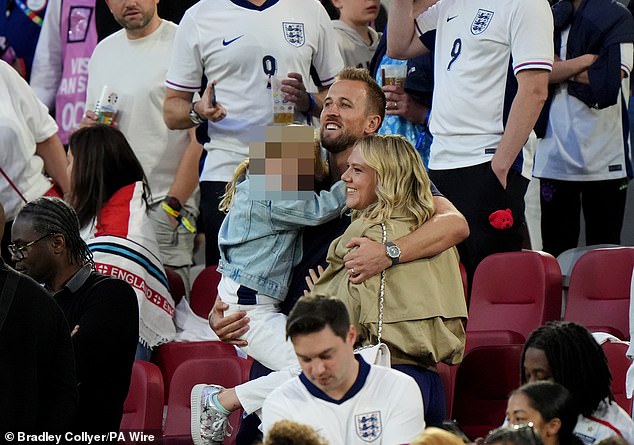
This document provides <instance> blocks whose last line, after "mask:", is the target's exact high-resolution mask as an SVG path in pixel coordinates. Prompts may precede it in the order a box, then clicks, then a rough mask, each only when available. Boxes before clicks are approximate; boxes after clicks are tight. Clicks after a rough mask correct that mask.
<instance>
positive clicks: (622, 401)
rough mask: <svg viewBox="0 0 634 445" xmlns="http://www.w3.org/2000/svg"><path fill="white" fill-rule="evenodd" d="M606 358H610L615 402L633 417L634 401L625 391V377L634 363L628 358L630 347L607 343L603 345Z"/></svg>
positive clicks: (623, 344) (624, 344)
mask: <svg viewBox="0 0 634 445" xmlns="http://www.w3.org/2000/svg"><path fill="white" fill-rule="evenodd" d="M601 347H602V348H603V352H605V356H606V357H607V358H608V366H609V367H610V373H611V374H612V394H614V401H615V402H616V403H618V404H619V406H620V407H621V408H623V409H624V410H625V411H627V413H628V414H629V415H630V417H631V416H632V399H628V398H627V395H626V394H627V392H626V391H625V376H626V375H627V370H628V369H629V367H630V365H631V364H632V362H631V361H630V359H629V358H628V357H627V355H625V354H626V352H627V348H628V345H627V344H626V343H616V342H609V341H607V342H605V343H603V344H602V345H601Z"/></svg>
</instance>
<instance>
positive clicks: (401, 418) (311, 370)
mask: <svg viewBox="0 0 634 445" xmlns="http://www.w3.org/2000/svg"><path fill="white" fill-rule="evenodd" d="M286 336H287V337H288V338H290V339H291V341H292V343H293V347H294V348H295V353H296V354H297V358H298V360H299V363H300V365H301V367H302V373H301V374H300V375H299V376H297V377H295V378H293V379H292V380H289V381H288V382H286V383H285V384H283V385H282V386H280V387H279V388H277V389H276V390H275V391H274V392H273V393H271V395H270V396H269V397H268V398H267V399H266V401H265V402H264V406H263V408H262V428H263V430H264V434H265V437H266V435H267V433H268V431H269V430H270V428H271V427H272V426H273V424H274V423H275V422H277V421H279V420H282V419H290V420H293V421H296V422H300V423H304V424H308V425H310V426H312V427H314V428H315V429H316V430H317V431H318V432H319V433H320V434H321V435H322V436H323V438H324V439H326V440H327V442H328V443H332V444H335V443H345V444H348V445H354V444H366V443H368V442H372V443H374V444H376V445H379V444H384V445H387V444H391V445H393V444H401V443H409V442H410V441H411V440H412V439H414V438H415V437H416V436H417V435H418V434H420V433H421V432H422V431H423V429H424V428H425V420H424V415H423V400H422V397H421V394H420V391H419V390H418V387H417V386H416V383H415V382H414V380H413V379H412V378H411V377H409V376H408V375H406V374H403V373H401V372H398V371H395V370H392V369H390V368H385V367H380V366H374V365H370V364H368V363H366V362H365V361H364V360H363V359H362V358H361V356H359V355H355V354H354V344H355V341H356V336H357V332H356V328H355V326H353V325H351V324H350V319H349V316H348V313H347V310H346V308H345V306H344V304H343V303H342V302H341V301H340V300H337V299H335V298H323V297H304V298H302V299H300V300H299V301H298V303H297V304H296V305H295V307H294V308H293V310H292V311H291V313H290V315H289V317H288V321H287V324H286Z"/></svg>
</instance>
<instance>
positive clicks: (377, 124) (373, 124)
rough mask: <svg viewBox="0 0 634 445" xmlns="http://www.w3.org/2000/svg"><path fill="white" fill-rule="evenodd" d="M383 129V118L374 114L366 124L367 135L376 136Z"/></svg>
mask: <svg viewBox="0 0 634 445" xmlns="http://www.w3.org/2000/svg"><path fill="white" fill-rule="evenodd" d="M379 128H381V116H379V115H378V114H373V115H371V116H369V117H368V120H367V121H366V123H365V134H366V135H367V134H374V133H376V132H377V131H378V130H379Z"/></svg>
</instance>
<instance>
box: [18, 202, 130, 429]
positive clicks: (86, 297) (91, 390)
mask: <svg viewBox="0 0 634 445" xmlns="http://www.w3.org/2000/svg"><path fill="white" fill-rule="evenodd" d="M11 240H12V244H11V245H10V246H9V247H10V251H11V254H12V259H13V260H14V261H15V262H16V269H17V270H18V271H20V272H23V273H25V274H26V275H29V276H30V277H31V278H33V279H34V280H36V281H37V282H39V283H41V284H43V285H44V287H45V288H46V289H47V290H48V291H49V292H51V293H52V294H53V297H54V299H55V301H56V302H57V303H58V304H59V306H60V307H61V308H62V311H63V312H64V315H65V316H66V319H67V321H68V324H69V326H70V328H71V329H72V334H71V335H72V343H73V349H74V353H75V364H76V371H77V382H78V386H77V387H78V389H79V409H78V410H77V416H76V419H75V422H74V424H73V425H72V427H71V429H72V430H73V431H75V432H79V431H86V432H90V433H107V432H110V431H119V425H120V423H121V418H122V416H123V402H124V401H125V398H126V396H127V394H128V388H129V386H130V376H131V374H132V364H133V362H134V354H135V352H136V347H137V341H138V335H139V321H138V319H139V309H138V307H137V301H136V295H135V293H134V290H133V289H132V287H131V286H130V285H129V284H127V283H125V282H124V281H121V280H118V279H116V278H113V277H110V276H106V275H101V274H99V273H97V272H96V271H95V270H94V264H93V261H92V253H91V252H90V250H89V249H88V246H87V245H86V243H85V242H84V240H83V239H82V238H81V236H80V233H79V221H78V219H77V214H76V213H75V211H74V210H73V208H72V207H70V206H69V205H68V204H66V203H65V202H64V201H62V200H61V199H59V198H50V197H42V198H38V199H36V200H34V201H31V202H29V203H27V204H26V205H25V206H24V207H23V208H22V210H21V211H20V213H19V214H18V216H17V218H16V220H15V224H14V225H13V228H12V232H11ZM95 402H96V403H95Z"/></svg>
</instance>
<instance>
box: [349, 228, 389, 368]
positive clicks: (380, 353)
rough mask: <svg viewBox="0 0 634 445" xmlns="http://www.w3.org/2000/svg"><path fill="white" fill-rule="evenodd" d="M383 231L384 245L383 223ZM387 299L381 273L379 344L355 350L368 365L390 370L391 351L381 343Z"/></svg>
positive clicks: (385, 233) (382, 273)
mask: <svg viewBox="0 0 634 445" xmlns="http://www.w3.org/2000/svg"><path fill="white" fill-rule="evenodd" d="M381 230H382V231H383V244H385V242H386V241H387V231H386V230H385V224H383V223H381ZM384 299H385V271H383V272H381V284H380V286H379V323H378V324H379V330H378V334H377V344H376V345H367V346H361V347H360V348H357V349H355V350H354V352H355V354H360V355H361V357H363V360H365V361H366V362H368V363H371V364H373V365H379V366H385V367H387V368H390V367H391V366H392V359H391V355H390V350H389V349H388V348H387V345H386V344H385V343H381V333H382V332H383V301H384Z"/></svg>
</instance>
